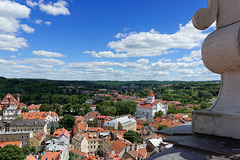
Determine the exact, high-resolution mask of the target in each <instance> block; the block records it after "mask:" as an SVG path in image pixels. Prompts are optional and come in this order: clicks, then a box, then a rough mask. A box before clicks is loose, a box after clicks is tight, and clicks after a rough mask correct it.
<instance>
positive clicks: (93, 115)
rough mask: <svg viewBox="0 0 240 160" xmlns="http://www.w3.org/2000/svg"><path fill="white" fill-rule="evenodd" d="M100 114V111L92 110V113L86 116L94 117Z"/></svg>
mask: <svg viewBox="0 0 240 160" xmlns="http://www.w3.org/2000/svg"><path fill="white" fill-rule="evenodd" d="M98 114H99V113H98V112H97V111H93V112H90V113H88V114H86V116H87V117H88V118H94V117H96V116H97V115H98Z"/></svg>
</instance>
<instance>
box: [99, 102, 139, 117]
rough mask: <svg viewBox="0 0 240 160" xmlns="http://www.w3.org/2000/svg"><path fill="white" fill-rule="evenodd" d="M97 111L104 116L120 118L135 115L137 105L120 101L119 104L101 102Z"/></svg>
mask: <svg viewBox="0 0 240 160" xmlns="http://www.w3.org/2000/svg"><path fill="white" fill-rule="evenodd" d="M96 109H97V111H98V112H100V113H101V114H102V115H107V116H120V115H126V114H131V115H133V116H134V115H135V112H136V109H137V103H136V102H133V101H118V102H100V103H98V104H97V107H96Z"/></svg>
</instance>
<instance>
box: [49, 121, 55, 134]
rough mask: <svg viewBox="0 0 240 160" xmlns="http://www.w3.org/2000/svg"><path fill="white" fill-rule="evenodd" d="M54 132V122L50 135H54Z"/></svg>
mask: <svg viewBox="0 0 240 160" xmlns="http://www.w3.org/2000/svg"><path fill="white" fill-rule="evenodd" d="M54 131H55V127H54V125H53V122H52V125H51V130H50V134H51V135H53V133H54Z"/></svg>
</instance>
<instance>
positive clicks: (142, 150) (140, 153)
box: [137, 147, 147, 159]
mask: <svg viewBox="0 0 240 160" xmlns="http://www.w3.org/2000/svg"><path fill="white" fill-rule="evenodd" d="M137 153H138V157H139V159H140V157H141V156H143V159H145V158H146V156H147V148H146V147H145V148H140V149H138V151H137Z"/></svg>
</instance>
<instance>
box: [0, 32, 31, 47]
mask: <svg viewBox="0 0 240 160" xmlns="http://www.w3.org/2000/svg"><path fill="white" fill-rule="evenodd" d="M27 46H28V44H27V40H25V39H24V38H22V37H15V36H13V35H8V34H0V50H8V51H17V50H18V49H19V48H23V47H27Z"/></svg>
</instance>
